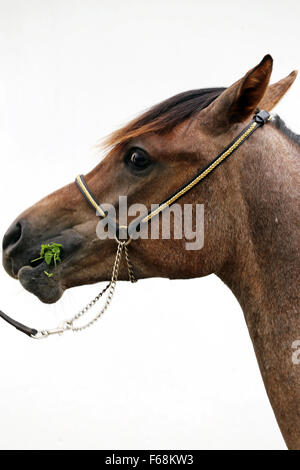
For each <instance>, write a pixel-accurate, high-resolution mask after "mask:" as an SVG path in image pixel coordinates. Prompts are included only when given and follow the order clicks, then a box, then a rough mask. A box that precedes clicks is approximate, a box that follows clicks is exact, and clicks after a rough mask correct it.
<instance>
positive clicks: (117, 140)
mask: <svg viewBox="0 0 300 470" xmlns="http://www.w3.org/2000/svg"><path fill="white" fill-rule="evenodd" d="M224 90H225V88H202V89H200V90H190V91H186V92H184V93H180V94H178V95H175V96H173V97H172V98H169V99H167V100H165V101H162V102H161V103H159V104H157V105H155V106H153V107H152V108H150V109H149V110H148V111H146V112H145V113H143V114H142V115H141V116H139V117H137V118H136V119H134V120H133V121H131V122H130V123H129V124H127V125H126V126H124V127H122V128H121V129H119V130H117V131H115V132H113V133H112V134H111V135H110V136H108V138H107V139H106V141H105V146H107V147H114V146H116V145H120V144H123V143H124V142H126V141H128V140H130V139H132V138H135V137H138V136H141V135H144V134H147V133H149V132H162V131H168V130H171V129H172V128H174V127H176V126H177V125H178V124H180V123H181V122H183V121H185V120H186V119H188V118H190V117H191V116H193V115H195V114H196V113H198V112H199V111H201V109H204V108H206V107H207V106H208V105H209V104H210V103H211V102H212V101H214V100H215V99H216V98H217V97H218V96H219V95H220V94H221V93H222V91H224Z"/></svg>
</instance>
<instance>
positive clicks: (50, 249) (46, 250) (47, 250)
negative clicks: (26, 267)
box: [31, 243, 62, 277]
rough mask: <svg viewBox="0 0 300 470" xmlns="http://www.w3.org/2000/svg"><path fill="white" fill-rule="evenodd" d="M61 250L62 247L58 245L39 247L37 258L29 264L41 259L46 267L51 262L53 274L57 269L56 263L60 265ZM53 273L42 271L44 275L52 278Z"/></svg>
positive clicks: (51, 244)
mask: <svg viewBox="0 0 300 470" xmlns="http://www.w3.org/2000/svg"><path fill="white" fill-rule="evenodd" d="M61 248H62V245H60V244H59V243H48V244H45V245H41V252H40V256H39V258H36V259H33V260H32V261H31V263H34V262H35V261H39V260H41V259H43V260H44V261H45V262H46V264H47V265H48V266H50V265H51V263H52V261H53V263H54V273H55V272H56V268H57V263H61V258H60V254H61ZM54 273H48V272H47V271H44V274H45V275H46V276H48V277H52V276H53V275H54Z"/></svg>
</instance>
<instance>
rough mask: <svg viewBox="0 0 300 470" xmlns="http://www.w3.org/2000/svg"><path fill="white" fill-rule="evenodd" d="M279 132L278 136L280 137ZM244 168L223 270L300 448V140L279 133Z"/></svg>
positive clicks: (288, 433)
mask: <svg viewBox="0 0 300 470" xmlns="http://www.w3.org/2000/svg"><path fill="white" fill-rule="evenodd" d="M276 138H277V141H276ZM276 138H275V142H274V139H273V140H272V142H270V146H269V147H267V146H262V154H261V155H255V153H253V155H252V156H250V157H249V156H248V158H247V159H245V161H244V163H243V165H242V168H241V169H240V174H239V178H240V190H241V194H242V198H241V206H240V208H239V221H240V222H239V226H238V237H237V240H236V247H235V254H234V257H233V258H232V259H231V260H229V261H228V263H227V265H225V266H224V267H223V269H222V272H221V273H220V277H221V278H222V279H223V280H224V282H225V283H226V284H227V285H228V286H229V287H230V288H231V289H232V291H233V292H234V294H235V295H236V297H237V298H238V300H239V302H240V304H241V306H242V308H243V311H244V314H245V318H246V322H247V325H248V328H249V332H250V336H251V338H252V341H253V345H254V348H255V352H256V356H257V359H258V363H259V366H260V369H261V373H262V376H263V379H264V382H265V386H266V389H267V393H268V395H269V398H270V401H271V404H272V406H273V409H274V412H275V414H276V417H277V420H278V423H279V425H280V427H281V430H282V433H283V435H284V438H285V439H286V442H287V445H288V446H289V447H291V448H300V365H296V364H294V363H293V361H292V357H293V352H294V350H293V348H292V345H293V343H294V342H295V340H300V294H299V275H300V265H299V255H300V239H299V235H300V234H299V227H300V220H299V203H300V201H299V162H300V148H298V147H297V146H296V145H294V144H291V143H290V142H288V141H287V140H286V137H285V136H281V135H276Z"/></svg>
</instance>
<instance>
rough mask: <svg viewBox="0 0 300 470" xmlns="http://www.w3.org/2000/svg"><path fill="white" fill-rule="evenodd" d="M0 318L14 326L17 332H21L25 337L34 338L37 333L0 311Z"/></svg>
mask: <svg viewBox="0 0 300 470" xmlns="http://www.w3.org/2000/svg"><path fill="white" fill-rule="evenodd" d="M0 317H1V318H3V320H5V321H6V322H7V323H9V324H10V325H12V326H14V327H15V328H16V329H17V330H19V331H21V332H22V333H25V335H27V336H35V335H36V334H37V333H38V331H37V330H35V329H34V328H29V326H26V325H23V324H22V323H19V322H18V321H16V320H14V319H13V318H11V317H9V316H8V315H6V314H5V313H3V312H1V310H0Z"/></svg>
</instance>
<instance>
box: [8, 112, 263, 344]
mask: <svg viewBox="0 0 300 470" xmlns="http://www.w3.org/2000/svg"><path fill="white" fill-rule="evenodd" d="M270 119H271V116H270V114H269V113H268V112H267V111H259V112H258V113H257V114H255V116H254V118H253V119H252V121H251V122H250V124H248V125H247V126H246V127H245V128H244V129H243V130H242V132H241V133H240V134H239V135H238V136H237V137H236V138H235V139H234V140H233V141H232V142H231V143H230V144H229V145H228V146H227V147H226V148H225V149H224V150H222V152H221V153H220V154H219V155H218V156H217V157H216V158H214V159H213V160H212V161H211V162H210V163H209V164H208V165H207V166H206V167H204V168H203V169H202V170H200V171H199V172H198V173H197V174H196V175H195V176H194V178H192V179H191V180H190V181H188V182H187V183H186V184H184V185H183V186H182V187H181V188H179V189H178V190H177V191H176V192H175V193H173V194H172V195H171V196H169V197H168V198H166V199H165V200H164V201H163V202H161V203H160V204H159V206H158V208H157V209H155V210H153V211H149V212H148V214H147V215H144V216H142V217H140V218H138V219H136V220H135V221H133V222H132V223H131V224H130V225H129V226H128V227H125V229H126V230H127V234H128V236H129V238H128V240H127V241H121V240H119V239H118V234H119V230H120V228H121V227H119V226H118V224H117V223H116V222H115V221H111V220H109V223H110V224H112V226H114V227H115V229H116V240H117V245H118V246H117V253H116V258H115V262H114V265H113V269H112V275H111V280H110V282H109V283H108V284H107V285H106V287H105V288H104V289H103V290H102V291H101V292H100V293H99V294H98V295H97V297H95V299H93V300H92V301H91V302H90V303H89V304H88V305H87V306H86V307H84V308H83V309H82V310H80V311H79V312H78V313H77V314H76V315H74V316H73V317H72V318H71V319H70V320H67V321H64V322H62V323H61V324H60V325H59V326H58V327H57V328H54V329H52V330H40V331H38V330H36V329H34V328H29V327H28V326H26V325H23V324H22V323H19V322H17V321H16V320H14V319H13V318H11V317H9V316H8V315H6V314H5V313H3V312H1V311H0V317H1V318H2V319H3V320H5V321H6V322H7V323H9V324H10V325H12V326H14V327H15V328H16V329H17V330H19V331H21V332H22V333H24V334H26V335H28V336H30V337H31V338H35V339H40V338H47V337H48V336H50V335H55V334H62V333H64V332H65V331H67V330H71V331H75V332H77V331H82V330H84V329H85V328H88V327H89V326H91V325H93V324H94V323H95V322H96V321H97V320H99V318H101V316H102V315H103V313H104V312H105V311H106V309H107V307H108V306H109V304H110V302H111V299H112V296H113V294H114V290H115V286H116V283H117V280H118V273H119V268H120V263H121V257H122V253H123V252H124V253H125V259H126V263H127V269H128V276H129V280H130V281H131V282H135V281H136V279H135V277H134V274H133V269H132V265H131V263H130V260H129V255H128V249H127V245H128V244H129V243H130V241H131V238H130V229H131V227H134V228H135V230H137V229H138V227H139V226H141V225H142V224H146V223H148V222H149V220H151V219H152V218H153V217H155V216H156V215H157V214H159V213H160V212H162V211H163V210H164V209H166V208H167V207H170V206H171V205H172V204H174V202H175V201H177V200H178V199H180V198H181V197H182V196H184V195H185V194H186V193H187V192H188V191H190V190H192V189H193V188H194V187H195V186H196V185H197V184H199V183H200V182H201V181H203V179H204V178H206V177H207V176H208V175H210V174H211V173H212V172H213V171H215V170H216V168H217V167H218V166H219V165H221V163H223V162H224V161H225V160H226V159H227V158H228V157H229V156H230V155H232V154H233V152H235V151H236V150H237V149H238V148H239V147H240V146H241V145H242V144H243V143H244V142H245V140H246V139H248V138H249V137H250V135H252V134H253V133H254V132H255V131H256V130H257V129H258V128H259V127H261V126H263V125H264V124H265V123H266V122H268V121H269V120H270ZM76 184H77V186H78V188H79V190H80V191H81V193H82V194H83V196H84V197H85V199H86V200H87V202H88V203H89V205H90V206H91V207H92V208H93V209H94V210H96V211H97V215H98V217H100V218H101V219H104V218H105V217H108V216H107V214H106V212H105V211H104V209H103V208H102V206H101V204H99V202H98V201H97V199H96V198H95V196H94V195H93V194H92V192H91V191H90V190H89V188H88V186H87V184H86V182H85V180H84V177H83V176H82V175H81V176H77V178H76ZM122 228H123V227H122ZM106 291H107V297H106V301H105V303H104V306H103V307H102V309H101V310H100V312H98V313H97V314H96V315H95V317H94V318H92V320H90V321H89V322H87V323H86V324H84V325H81V326H75V325H74V322H76V321H77V320H78V319H79V318H81V317H82V316H83V315H84V314H85V313H86V312H87V311H88V310H90V308H92V307H93V306H94V305H95V304H96V302H98V301H99V300H100V298H101V297H102V295H103V294H104V293H105V292H106Z"/></svg>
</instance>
